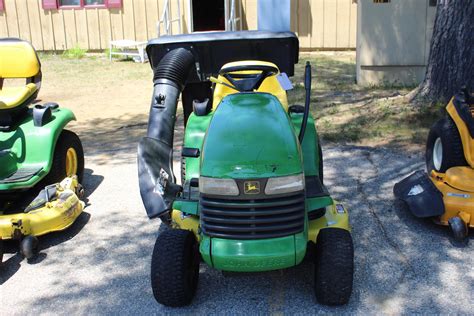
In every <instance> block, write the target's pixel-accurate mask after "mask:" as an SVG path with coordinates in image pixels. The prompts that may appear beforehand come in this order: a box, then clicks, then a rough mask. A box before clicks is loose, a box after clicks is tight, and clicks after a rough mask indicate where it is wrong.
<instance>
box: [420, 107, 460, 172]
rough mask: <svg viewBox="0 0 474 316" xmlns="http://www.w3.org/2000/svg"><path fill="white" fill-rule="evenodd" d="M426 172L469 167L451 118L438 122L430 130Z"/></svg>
mask: <svg viewBox="0 0 474 316" xmlns="http://www.w3.org/2000/svg"><path fill="white" fill-rule="evenodd" d="M425 159H426V170H427V171H428V174H430V173H431V171H432V170H434V171H437V172H446V170H448V169H449V168H451V167H456V166H467V162H466V159H465V158H464V150H463V147H462V142H461V137H460V136H459V131H458V129H457V127H456V124H455V123H454V121H453V120H452V118H451V117H449V116H446V117H444V118H442V119H440V120H439V121H437V122H436V123H435V124H434V125H433V126H432V127H431V129H430V133H429V135H428V140H427V142H426V155H425Z"/></svg>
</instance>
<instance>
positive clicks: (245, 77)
mask: <svg viewBox="0 0 474 316" xmlns="http://www.w3.org/2000/svg"><path fill="white" fill-rule="evenodd" d="M238 71H260V73H259V74H239V73H234V72H238ZM278 71H279V70H278V68H277V67H275V66H270V65H241V66H234V67H227V68H224V69H221V71H220V72H219V75H221V76H223V77H224V78H226V79H227V80H229V82H230V83H231V84H232V85H233V86H234V87H235V88H236V89H237V90H238V91H240V92H250V91H254V90H257V89H258V88H259V87H260V85H261V84H262V82H263V80H265V78H267V77H270V76H273V75H276V74H277V73H278Z"/></svg>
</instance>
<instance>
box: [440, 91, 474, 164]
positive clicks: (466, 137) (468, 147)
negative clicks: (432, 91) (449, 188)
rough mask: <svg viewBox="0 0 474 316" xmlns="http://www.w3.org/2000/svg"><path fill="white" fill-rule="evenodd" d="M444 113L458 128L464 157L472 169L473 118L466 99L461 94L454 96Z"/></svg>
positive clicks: (473, 146) (473, 162)
mask: <svg viewBox="0 0 474 316" xmlns="http://www.w3.org/2000/svg"><path fill="white" fill-rule="evenodd" d="M446 112H448V115H449V116H450V117H451V118H452V119H453V121H454V123H455V124H456V126H457V128H458V131H459V136H460V137H461V142H462V147H463V151H464V157H465V158H466V161H467V163H468V164H469V165H470V166H471V167H472V168H474V118H473V117H472V115H471V112H470V109H469V104H468V101H467V100H466V97H465V96H463V95H462V94H457V95H455V96H454V97H453V98H452V99H451V101H450V102H449V103H448V105H447V106H446Z"/></svg>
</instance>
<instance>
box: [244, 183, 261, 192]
mask: <svg viewBox="0 0 474 316" xmlns="http://www.w3.org/2000/svg"><path fill="white" fill-rule="evenodd" d="M244 193H245V194H259V193H260V182H258V181H246V182H244Z"/></svg>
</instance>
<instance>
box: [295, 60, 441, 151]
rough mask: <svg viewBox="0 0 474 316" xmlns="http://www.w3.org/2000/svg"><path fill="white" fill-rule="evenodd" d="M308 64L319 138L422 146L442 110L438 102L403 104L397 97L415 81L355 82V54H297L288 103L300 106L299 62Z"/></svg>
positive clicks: (373, 143)
mask: <svg viewBox="0 0 474 316" xmlns="http://www.w3.org/2000/svg"><path fill="white" fill-rule="evenodd" d="M307 60H309V61H310V62H311V65H312V68H313V73H312V75H313V83H312V95H311V113H312V115H313V117H314V118H315V119H316V127H317V129H318V133H319V135H320V136H321V137H322V138H323V140H325V141H329V142H343V143H357V144H362V145H395V146H405V145H413V144H415V145H424V143H425V141H426V137H427V135H428V131H429V128H430V126H431V125H432V124H433V123H434V122H435V121H436V120H437V119H438V118H439V117H441V116H442V115H443V114H444V104H437V105H435V106H428V105H419V106H413V105H411V104H408V103H407V102H406V100H404V98H403V97H397V96H401V95H404V94H406V93H408V92H409V91H411V90H412V89H413V88H414V87H415V85H414V84H413V85H397V84H390V83H383V84H380V85H373V86H368V87H362V86H358V85H357V84H356V77H355V68H356V65H355V53H354V52H334V53H318V54H315V55H302V56H300V62H299V63H298V64H297V65H296V69H295V77H294V78H293V81H294V85H295V87H294V89H293V90H292V91H290V92H289V94H288V98H289V103H290V104H304V95H305V90H304V86H303V79H304V65H305V63H306V61H307Z"/></svg>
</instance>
